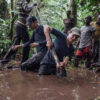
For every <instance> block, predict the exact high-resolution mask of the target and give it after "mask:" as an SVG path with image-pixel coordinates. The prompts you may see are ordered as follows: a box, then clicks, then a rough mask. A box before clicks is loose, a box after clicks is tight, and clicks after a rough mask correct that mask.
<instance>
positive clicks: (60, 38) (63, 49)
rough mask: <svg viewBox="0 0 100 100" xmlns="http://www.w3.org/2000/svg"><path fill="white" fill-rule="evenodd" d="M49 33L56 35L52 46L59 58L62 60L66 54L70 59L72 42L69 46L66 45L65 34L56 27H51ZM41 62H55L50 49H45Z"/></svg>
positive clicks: (72, 52) (72, 51)
mask: <svg viewBox="0 0 100 100" xmlns="http://www.w3.org/2000/svg"><path fill="white" fill-rule="evenodd" d="M51 33H52V34H53V35H55V36H56V39H55V40H54V48H55V51H56V53H57V56H58V58H59V60H60V61H63V59H64V57H66V56H68V57H69V58H70V59H71V57H72V55H73V54H74V47H73V45H72V44H71V45H70V47H68V46H67V41H66V38H67V36H66V35H65V34H64V33H62V32H60V31H58V30H56V29H53V30H52V32H51ZM41 64H55V61H54V57H53V55H52V53H51V51H50V50H48V51H47V53H46V55H45V57H44V59H43V60H42V61H41Z"/></svg>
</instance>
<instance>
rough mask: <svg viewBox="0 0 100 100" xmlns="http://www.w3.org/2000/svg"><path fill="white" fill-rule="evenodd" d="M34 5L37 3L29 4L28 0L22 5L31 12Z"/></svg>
mask: <svg viewBox="0 0 100 100" xmlns="http://www.w3.org/2000/svg"><path fill="white" fill-rule="evenodd" d="M33 6H37V4H35V3H34V2H33V3H32V5H30V6H28V2H27V1H25V2H23V3H22V7H23V9H24V10H25V11H26V12H31V10H32V9H33Z"/></svg>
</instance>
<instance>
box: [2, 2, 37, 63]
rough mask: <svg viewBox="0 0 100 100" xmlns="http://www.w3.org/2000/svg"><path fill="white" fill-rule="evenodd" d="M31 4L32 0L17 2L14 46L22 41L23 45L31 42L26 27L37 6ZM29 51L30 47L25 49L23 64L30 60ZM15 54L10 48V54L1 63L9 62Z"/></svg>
mask: <svg viewBox="0 0 100 100" xmlns="http://www.w3.org/2000/svg"><path fill="white" fill-rule="evenodd" d="M29 2H30V0H18V2H17V10H18V21H17V23H16V25H15V31H16V35H15V39H14V42H13V45H18V44H20V41H21V40H22V42H23V43H25V42H27V41H29V34H28V29H27V26H26V18H27V17H28V15H29V13H30V12H31V11H32V8H33V6H36V4H34V3H32V5H30V6H28V4H29ZM13 45H12V46H13ZM29 50H30V48H29V47H25V48H24V49H23V57H22V61H21V62H24V61H26V60H27V59H28V56H29ZM15 53H16V51H13V50H12V49H11V48H10V49H9V51H8V53H7V54H6V55H5V56H4V58H3V60H1V63H4V62H8V61H9V60H10V59H11V57H12V56H14V55H15Z"/></svg>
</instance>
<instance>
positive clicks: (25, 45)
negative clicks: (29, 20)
mask: <svg viewBox="0 0 100 100" xmlns="http://www.w3.org/2000/svg"><path fill="white" fill-rule="evenodd" d="M32 42H34V33H33V35H32V38H31V39H30V40H29V41H28V42H26V43H24V44H21V45H14V46H13V47H12V50H17V49H19V48H24V47H28V46H30V44H31V43H32Z"/></svg>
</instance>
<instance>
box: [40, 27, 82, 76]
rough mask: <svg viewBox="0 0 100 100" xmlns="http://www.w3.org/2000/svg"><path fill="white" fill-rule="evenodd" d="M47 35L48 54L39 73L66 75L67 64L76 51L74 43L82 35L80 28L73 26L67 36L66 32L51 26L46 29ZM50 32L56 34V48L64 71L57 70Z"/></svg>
mask: <svg viewBox="0 0 100 100" xmlns="http://www.w3.org/2000/svg"><path fill="white" fill-rule="evenodd" d="M44 31H45V36H46V40H47V41H48V42H47V46H48V51H47V53H46V55H45V56H44V58H43V60H42V61H41V64H40V69H39V73H38V74H39V75H48V74H56V75H57V76H62V77H66V76H67V74H66V70H65V66H67V64H68V61H69V60H70V59H71V57H72V55H73V53H74V47H73V45H72V43H73V42H74V41H75V40H77V38H78V37H79V36H80V30H79V29H78V28H76V27H75V28H72V29H71V31H70V34H69V35H68V36H66V35H65V34H64V33H62V32H60V31H58V30H56V29H54V28H51V27H49V26H47V27H46V29H44ZM49 33H52V34H53V35H55V36H56V39H55V40H54V48H55V52H56V54H57V56H58V59H59V61H60V67H61V71H62V73H60V72H59V70H57V71H56V62H55V59H54V55H53V54H52V50H51V48H50V47H51V46H50V45H49V42H51V39H50V36H49Z"/></svg>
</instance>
